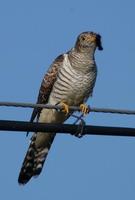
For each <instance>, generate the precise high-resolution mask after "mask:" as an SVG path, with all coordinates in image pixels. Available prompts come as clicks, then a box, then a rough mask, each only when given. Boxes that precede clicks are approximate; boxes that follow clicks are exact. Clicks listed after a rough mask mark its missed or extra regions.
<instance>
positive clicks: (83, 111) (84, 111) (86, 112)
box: [80, 104, 90, 115]
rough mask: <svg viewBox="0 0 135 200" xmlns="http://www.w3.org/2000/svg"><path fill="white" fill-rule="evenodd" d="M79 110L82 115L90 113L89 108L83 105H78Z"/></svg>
mask: <svg viewBox="0 0 135 200" xmlns="http://www.w3.org/2000/svg"><path fill="white" fill-rule="evenodd" d="M80 110H81V111H82V113H83V115H87V114H88V113H89V112H90V108H89V106H87V105H85V104H80Z"/></svg>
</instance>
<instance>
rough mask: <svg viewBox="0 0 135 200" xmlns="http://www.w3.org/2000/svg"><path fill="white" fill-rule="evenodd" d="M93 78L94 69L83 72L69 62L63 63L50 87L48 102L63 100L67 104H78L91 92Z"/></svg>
mask: <svg viewBox="0 0 135 200" xmlns="http://www.w3.org/2000/svg"><path fill="white" fill-rule="evenodd" d="M95 67H96V66H95ZM95 80H96V71H95V70H92V71H90V72H89V73H86V74H85V73H84V74H83V73H82V72H80V71H78V70H75V69H74V68H72V66H71V65H70V63H69V62H65V63H63V66H62V67H61V69H60V70H59V73H58V77H57V80H56V82H55V84H54V86H53V89H52V93H51V96H50V103H53V104H54V103H57V102H60V101H62V100H64V101H65V102H66V103H67V104H68V105H76V106H78V105H79V104H80V103H83V102H84V101H86V100H87V98H88V97H89V96H90V95H91V94H92V91H93V87H94V84H95Z"/></svg>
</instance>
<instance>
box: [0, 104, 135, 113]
mask: <svg viewBox="0 0 135 200" xmlns="http://www.w3.org/2000/svg"><path fill="white" fill-rule="evenodd" d="M0 106H9V107H21V108H47V109H59V110H60V109H61V108H62V107H61V106H59V105H49V104H47V105H46V104H33V103H22V102H20V103H19V102H5V101H3V102H0ZM70 110H71V111H80V108H79V107H76V106H70ZM90 112H99V113H101V112H102V113H112V114H126V115H135V110H127V109H113V108H96V107H90Z"/></svg>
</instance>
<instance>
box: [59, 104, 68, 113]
mask: <svg viewBox="0 0 135 200" xmlns="http://www.w3.org/2000/svg"><path fill="white" fill-rule="evenodd" d="M60 104H61V106H62V109H61V111H62V112H64V113H65V114H66V115H68V114H69V105H68V104H66V103H64V102H61V103H60Z"/></svg>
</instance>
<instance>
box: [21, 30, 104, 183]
mask: <svg viewBox="0 0 135 200" xmlns="http://www.w3.org/2000/svg"><path fill="white" fill-rule="evenodd" d="M96 48H98V49H99V50H102V49H103V48H102V44H101V36H100V35H99V34H96V33H94V32H83V33H81V34H80V35H79V36H78V37H77V40H76V43H75V45H74V47H73V48H72V49H71V50H70V51H68V52H67V53H64V54H62V55H60V56H58V57H57V58H56V59H55V60H54V62H53V63H52V64H51V66H50V67H49V69H48V71H47V73H46V75H45V76H44V79H43V81H42V83H41V87H40V91H39V95H38V100H37V103H40V104H51V105H62V106H63V111H57V110H55V109H45V108H44V109H41V108H38V109H37V108H35V109H34V110H33V113H32V116H31V120H30V121H31V122H32V121H34V119H37V121H38V122H42V123H63V122H64V121H65V120H66V119H67V118H68V117H69V116H70V114H69V106H80V109H81V110H82V112H83V113H86V112H87V107H86V106H85V102H86V101H87V99H88V97H89V96H91V95H92V92H93V88H94V85H95V81H96V76H97V66H96V62H95V57H94V54H95V50H96ZM55 136H56V133H48V132H46V131H45V133H42V132H37V133H34V134H33V136H32V138H31V143H30V146H29V148H28V151H27V153H26V156H25V158H24V161H23V164H22V168H21V171H20V174H19V178H18V182H19V183H20V184H26V183H27V182H28V181H29V180H30V179H31V177H33V176H38V175H39V174H40V173H41V171H42V168H43V165H44V162H45V160H46V157H47V155H48V151H49V149H50V147H51V145H52V142H53V140H54V138H55Z"/></svg>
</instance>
